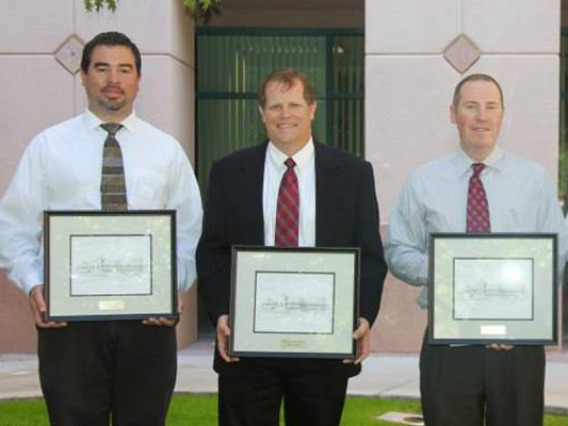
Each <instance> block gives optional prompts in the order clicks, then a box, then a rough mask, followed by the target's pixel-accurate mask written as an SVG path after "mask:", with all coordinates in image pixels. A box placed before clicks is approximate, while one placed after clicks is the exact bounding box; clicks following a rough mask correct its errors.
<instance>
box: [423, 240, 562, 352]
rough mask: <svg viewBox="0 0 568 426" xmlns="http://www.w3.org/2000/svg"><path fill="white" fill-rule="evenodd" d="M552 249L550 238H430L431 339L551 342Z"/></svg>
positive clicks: (554, 317)
mask: <svg viewBox="0 0 568 426" xmlns="http://www.w3.org/2000/svg"><path fill="white" fill-rule="evenodd" d="M556 244H557V243H556V234H499V233H495V234H444V233H435V234H432V235H431V236H430V268H429V294H428V296H429V307H428V329H429V342H430V343H433V344H436V343H440V344H453V343H457V344H462V343H465V344H490V343H506V344H514V345H521V344H530V345H534V344H539V345H549V344H556V343H557V341H558V334H557V286H556V283H557V257H556V251H557V248H556Z"/></svg>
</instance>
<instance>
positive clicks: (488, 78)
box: [452, 73, 505, 108]
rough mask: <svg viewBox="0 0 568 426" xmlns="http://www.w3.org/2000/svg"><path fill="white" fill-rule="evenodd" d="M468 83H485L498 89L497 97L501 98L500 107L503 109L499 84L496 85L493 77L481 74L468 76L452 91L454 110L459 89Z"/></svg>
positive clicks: (501, 91)
mask: <svg viewBox="0 0 568 426" xmlns="http://www.w3.org/2000/svg"><path fill="white" fill-rule="evenodd" d="M470 81H487V82H489V83H493V84H494V85H495V86H497V89H499V97H500V98H501V107H502V108H505V102H504V100H503V89H501V86H500V85H499V83H497V80H495V79H494V78H493V77H491V76H490V75H488V74H481V73H477V74H470V75H468V76H467V77H465V78H464V79H463V80H462V81H460V82H459V83H458V84H457V86H456V88H455V90H454V99H453V101H452V104H453V105H454V108H457V107H458V103H459V102H460V96H461V89H462V87H463V85H464V84H465V83H469V82H470Z"/></svg>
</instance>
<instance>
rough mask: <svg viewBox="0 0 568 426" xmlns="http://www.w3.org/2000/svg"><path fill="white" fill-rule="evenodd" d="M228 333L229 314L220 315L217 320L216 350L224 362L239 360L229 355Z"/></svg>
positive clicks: (229, 333)
mask: <svg viewBox="0 0 568 426" xmlns="http://www.w3.org/2000/svg"><path fill="white" fill-rule="evenodd" d="M230 335H231V329H230V327H229V315H221V316H220V317H219V319H218V320H217V350H218V351H219V354H220V355H221V358H223V359H224V360H225V362H237V361H240V359H239V358H231V357H229V345H228V341H229V336H230Z"/></svg>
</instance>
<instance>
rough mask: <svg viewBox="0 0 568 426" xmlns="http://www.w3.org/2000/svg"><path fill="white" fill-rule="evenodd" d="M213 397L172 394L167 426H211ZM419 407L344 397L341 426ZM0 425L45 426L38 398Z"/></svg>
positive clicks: (555, 425) (10, 411)
mask: <svg viewBox="0 0 568 426" xmlns="http://www.w3.org/2000/svg"><path fill="white" fill-rule="evenodd" d="M216 407H217V397H216V396H207V395H176V396H175V397H174V400H173V402H172V406H171V408H170V414H169V416H168V426H182V425H183V426H187V425H199V426H215V425H216V424H217V422H216ZM419 410H420V405H419V404H418V402H415V401H408V400H402V399H394V400H390V399H375V398H348V399H347V403H346V405H345V411H344V413H343V421H342V422H341V424H342V425H345V426H349V425H351V426H371V425H372V426H379V425H383V426H388V425H391V426H393V424H392V423H386V422H380V421H378V420H376V418H377V417H378V416H379V415H381V414H383V413H386V412H388V411H399V412H408V413H418V412H419ZM544 424H545V425H546V426H563V425H564V426H568V417H559V416H546V419H545V422H544ZM0 426H48V422H47V414H46V411H45V405H44V403H43V400H41V399H31V400H18V401H2V402H0Z"/></svg>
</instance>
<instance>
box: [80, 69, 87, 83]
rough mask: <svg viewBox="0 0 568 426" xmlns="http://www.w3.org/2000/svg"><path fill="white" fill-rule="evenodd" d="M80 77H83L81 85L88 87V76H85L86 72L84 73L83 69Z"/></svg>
mask: <svg viewBox="0 0 568 426" xmlns="http://www.w3.org/2000/svg"><path fill="white" fill-rule="evenodd" d="M80 75H81V84H82V85H83V86H86V85H87V74H85V71H83V69H82V68H81V71H80Z"/></svg>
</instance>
